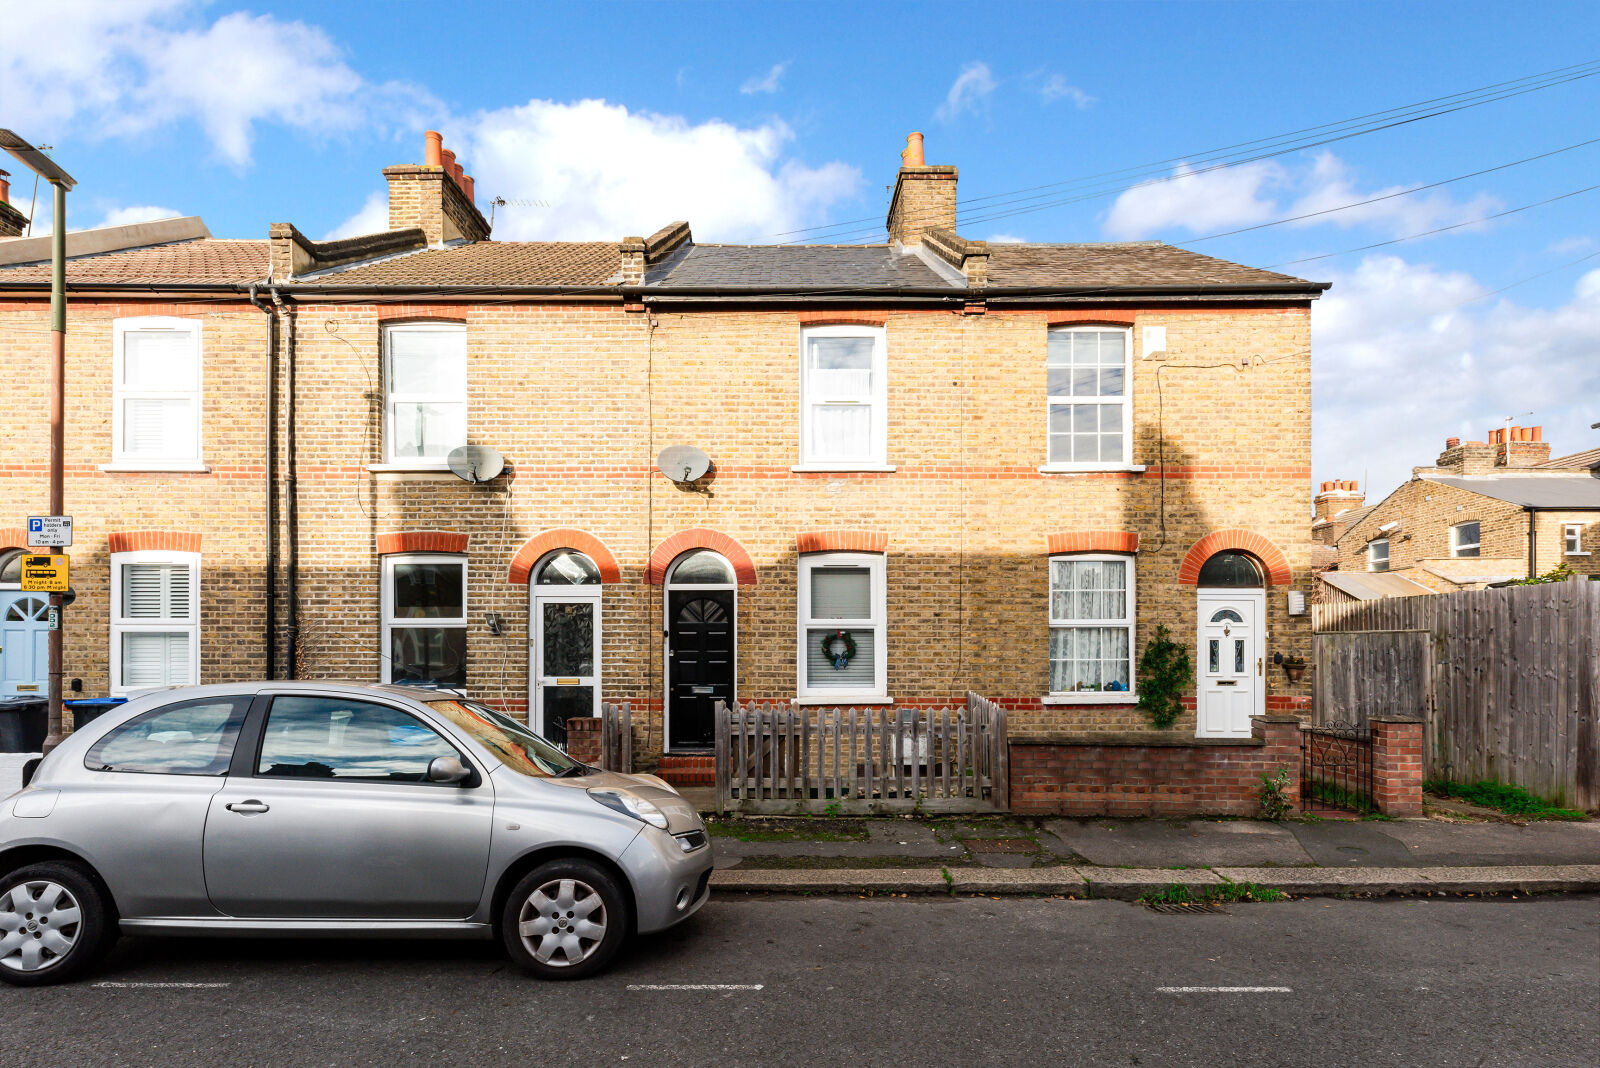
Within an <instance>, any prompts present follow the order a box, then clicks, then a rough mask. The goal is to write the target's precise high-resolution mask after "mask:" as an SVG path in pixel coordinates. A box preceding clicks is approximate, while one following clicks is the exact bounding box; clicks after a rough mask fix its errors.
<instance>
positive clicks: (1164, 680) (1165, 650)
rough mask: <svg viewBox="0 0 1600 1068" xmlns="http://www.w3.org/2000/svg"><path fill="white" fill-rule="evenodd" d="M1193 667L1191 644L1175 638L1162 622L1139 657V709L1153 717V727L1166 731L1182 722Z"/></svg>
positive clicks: (1151, 719) (1151, 723)
mask: <svg viewBox="0 0 1600 1068" xmlns="http://www.w3.org/2000/svg"><path fill="white" fill-rule="evenodd" d="M1192 670H1193V664H1192V662H1191V661H1190V660H1189V647H1188V646H1186V645H1180V644H1179V643H1178V642H1175V641H1173V640H1172V634H1171V632H1169V631H1168V630H1167V628H1166V627H1164V626H1159V625H1158V626H1157V627H1156V633H1155V636H1154V637H1152V638H1151V639H1150V640H1149V641H1148V642H1146V643H1145V647H1144V654H1143V655H1142V656H1140V657H1139V711H1141V712H1143V713H1144V714H1145V715H1147V716H1149V717H1150V725H1151V726H1152V727H1155V728H1157V729H1158V730H1165V729H1166V728H1167V727H1170V726H1172V725H1173V724H1174V723H1176V722H1178V717H1179V716H1180V715H1182V714H1183V694H1184V691H1185V690H1186V689H1188V687H1189V680H1190V673H1191V671H1192Z"/></svg>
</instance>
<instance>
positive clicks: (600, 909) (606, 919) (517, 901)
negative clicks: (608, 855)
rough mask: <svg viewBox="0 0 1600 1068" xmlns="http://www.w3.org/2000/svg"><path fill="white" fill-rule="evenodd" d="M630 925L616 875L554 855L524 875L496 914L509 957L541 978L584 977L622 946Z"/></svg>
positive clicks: (625, 901)
mask: <svg viewBox="0 0 1600 1068" xmlns="http://www.w3.org/2000/svg"><path fill="white" fill-rule="evenodd" d="M631 926H632V916H631V915H630V912H629V908H628V898H627V895H626V894H624V893H623V892H622V888H621V887H620V886H618V885H617V880H616V877H615V876H614V875H612V874H611V873H610V872H608V871H606V870H605V869H604V868H602V867H600V866H599V865H598V864H595V863H593V862H592V861H587V860H578V859H572V860H552V861H549V862H547V863H545V864H541V865H539V866H538V867H537V868H535V869H533V871H531V872H529V873H528V874H527V875H525V876H523V877H522V879H521V881H519V882H518V883H517V885H516V889H514V890H512V891H511V896H510V897H508V898H507V899H506V903H505V907H504V908H503V909H502V910H501V913H500V938H501V941H503V942H504V943H505V947H506V952H507V953H509V954H510V955H511V959H512V960H514V961H516V962H517V963H518V964H520V965H521V966H522V967H523V968H525V969H527V970H528V971H530V972H532V973H533V974H534V975H537V976H539V977H540V978H541V979H584V978H587V977H588V976H591V975H594V974H595V973H596V972H598V971H600V970H601V969H602V968H604V967H605V966H606V965H607V964H610V963H611V960H612V958H613V957H615V956H616V955H617V952H618V951H619V950H620V949H622V943H623V942H624V941H626V940H627V937H628V930H629V928H630V927H631Z"/></svg>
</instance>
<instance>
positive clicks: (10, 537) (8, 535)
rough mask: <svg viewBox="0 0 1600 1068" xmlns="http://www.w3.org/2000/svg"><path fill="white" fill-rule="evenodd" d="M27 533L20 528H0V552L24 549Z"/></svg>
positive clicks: (26, 545)
mask: <svg viewBox="0 0 1600 1068" xmlns="http://www.w3.org/2000/svg"><path fill="white" fill-rule="evenodd" d="M27 547H28V532H27V531H25V530H23V529H22V528H21V527H0V552H5V551H6V550H7V549H26V548H27Z"/></svg>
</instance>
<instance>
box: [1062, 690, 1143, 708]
mask: <svg viewBox="0 0 1600 1068" xmlns="http://www.w3.org/2000/svg"><path fill="white" fill-rule="evenodd" d="M1039 703H1040V704H1042V705H1136V704H1138V703H1139V695H1138V694H1136V693H1134V692H1133V691H1132V690H1120V691H1119V690H1085V691H1082V692H1079V693H1049V694H1045V695H1044V696H1043V697H1041V698H1039Z"/></svg>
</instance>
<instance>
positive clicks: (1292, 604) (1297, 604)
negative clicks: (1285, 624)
mask: <svg viewBox="0 0 1600 1068" xmlns="http://www.w3.org/2000/svg"><path fill="white" fill-rule="evenodd" d="M1289 614H1290V615H1291V616H1303V615H1305V614H1306V595H1305V594H1304V593H1302V592H1301V591H1299V590H1290V591H1289Z"/></svg>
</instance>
